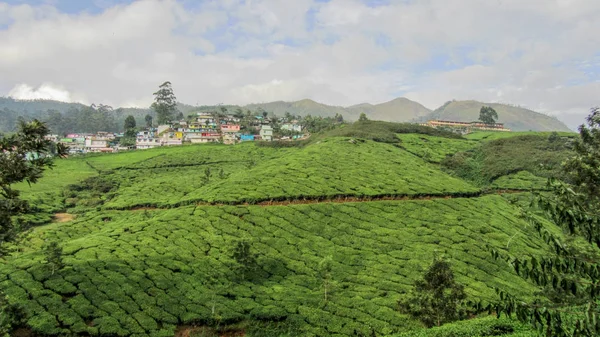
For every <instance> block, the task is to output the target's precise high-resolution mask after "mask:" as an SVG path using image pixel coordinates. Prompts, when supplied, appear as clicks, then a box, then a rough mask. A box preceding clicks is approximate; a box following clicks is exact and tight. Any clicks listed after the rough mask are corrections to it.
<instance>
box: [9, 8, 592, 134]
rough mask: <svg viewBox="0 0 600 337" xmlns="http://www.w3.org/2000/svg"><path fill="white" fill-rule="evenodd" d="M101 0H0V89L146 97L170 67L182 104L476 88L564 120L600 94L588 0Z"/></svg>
mask: <svg viewBox="0 0 600 337" xmlns="http://www.w3.org/2000/svg"><path fill="white" fill-rule="evenodd" d="M113 3H114V2H113V1H112V0H96V4H97V5H98V6H99V7H101V8H103V10H102V11H101V12H100V13H99V14H90V13H91V12H86V11H84V12H81V13H80V14H65V13H61V12H59V11H58V10H57V9H56V8H55V7H53V6H51V5H44V6H30V5H18V6H15V5H8V4H3V3H0V73H1V74H2V77H1V78H0V90H5V92H6V93H8V92H10V94H11V95H13V96H16V95H22V96H23V97H38V96H40V95H47V96H44V97H53V98H56V99H61V100H80V99H82V98H88V99H89V101H90V102H96V103H99V102H102V103H107V104H111V105H113V106H118V105H136V106H147V105H149V104H150V102H151V100H152V92H154V91H155V89H156V87H157V86H158V85H159V84H160V83H162V82H163V81H165V80H169V81H171V82H172V83H173V86H174V89H175V93H176V95H177V96H178V98H179V100H181V101H183V102H187V103H192V104H196V103H200V104H214V103H220V102H224V103H237V104H244V103H250V102H263V101H269V100H296V99H302V98H311V99H314V100H317V101H321V102H323V103H328V104H336V105H351V104H356V103H361V102H365V101H369V102H382V101H385V100H390V99H393V98H395V97H396V96H399V95H405V96H407V97H408V98H411V99H416V100H418V101H419V102H421V103H423V104H424V105H426V106H427V107H429V108H436V107H437V106H439V105H440V104H442V103H443V102H445V101H447V100H449V99H453V98H455V99H478V100H483V101H503V102H507V103H513V104H519V105H524V106H527V107H530V108H533V109H539V110H541V111H544V112H548V113H552V114H556V115H558V116H560V118H562V119H564V120H566V121H567V122H569V123H570V125H574V124H576V123H580V122H581V121H582V120H581V116H582V114H585V113H587V110H588V108H589V107H590V106H593V105H598V104H600V96H599V95H598V94H597V93H598V89H599V87H598V85H599V84H598V82H597V81H598V78H597V76H598V75H597V74H598V73H600V47H599V46H600V35H598V34H596V32H598V31H599V30H600V20H597V19H596V18H597V17H598V16H599V15H600V2H598V1H589V0H527V1H523V0H493V1H480V0H428V1H391V2H390V3H389V4H388V5H385V6H380V7H374V8H373V7H369V6H367V5H366V4H364V3H362V2H361V1H359V0H331V1H329V2H327V3H323V2H318V1H316V0H297V1H279V0H239V1H237V0H235V1H234V0H228V1H218V0H206V1H203V2H194V1H186V2H185V3H184V2H178V1H175V0H141V1H136V2H134V3H132V4H128V5H113ZM190 4H192V5H193V6H194V7H193V8H192V7H189V5H190ZM2 27H6V29H2ZM43 83H54V84H48V85H46V86H45V85H44V84H43ZM40 84H42V85H40ZM32 86H39V87H37V88H32ZM0 94H1V93H0Z"/></svg>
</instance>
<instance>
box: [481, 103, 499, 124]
mask: <svg viewBox="0 0 600 337" xmlns="http://www.w3.org/2000/svg"><path fill="white" fill-rule="evenodd" d="M479 120H480V121H482V122H483V123H485V124H495V123H496V120H498V113H497V112H496V110H494V109H493V108H492V107H489V106H482V107H481V109H480V110H479Z"/></svg>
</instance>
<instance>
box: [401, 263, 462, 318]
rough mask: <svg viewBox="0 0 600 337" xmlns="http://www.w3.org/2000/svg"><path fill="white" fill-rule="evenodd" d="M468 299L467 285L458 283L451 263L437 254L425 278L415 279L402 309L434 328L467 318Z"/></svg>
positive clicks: (402, 303)
mask: <svg viewBox="0 0 600 337" xmlns="http://www.w3.org/2000/svg"><path fill="white" fill-rule="evenodd" d="M466 298H467V295H466V294H465V290H464V286H463V285H462V284H459V283H456V280H455V279H454V273H453V272H452V269H451V268H450V263H449V262H448V261H446V260H444V259H442V258H439V257H435V258H434V260H433V263H432V264H431V266H429V268H428V269H427V270H426V271H425V274H424V275H423V279H419V280H417V281H415V284H414V289H413V290H412V292H411V294H410V296H409V297H408V298H406V299H403V300H401V301H399V302H398V305H399V308H400V310H401V311H402V312H404V313H407V314H410V315H412V316H413V317H414V318H415V319H418V320H420V321H421V322H423V324H425V325H426V326H427V327H432V326H440V325H442V324H445V323H448V322H452V321H456V320H460V319H463V318H464V317H466V316H465V315H466V311H465V308H464V301H465V299H466Z"/></svg>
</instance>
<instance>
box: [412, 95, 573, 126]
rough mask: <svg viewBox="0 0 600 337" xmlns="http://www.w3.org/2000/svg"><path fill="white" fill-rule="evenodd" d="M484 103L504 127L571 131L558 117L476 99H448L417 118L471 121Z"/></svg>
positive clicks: (422, 119) (476, 117) (477, 117)
mask: <svg viewBox="0 0 600 337" xmlns="http://www.w3.org/2000/svg"><path fill="white" fill-rule="evenodd" d="M484 105H486V106H491V107H492V108H494V110H496V112H498V122H499V123H504V125H505V127H507V128H509V129H512V130H513V131H571V130H570V129H569V128H568V127H567V126H566V125H565V124H564V123H563V122H561V121H559V120H558V119H556V118H554V117H550V116H546V115H544V114H541V113H539V112H535V111H533V110H529V109H525V108H521V107H517V106H512V105H506V104H500V103H482V102H478V101H449V102H446V103H445V104H444V105H442V106H441V107H439V108H437V109H435V110H434V111H433V112H431V113H430V114H428V115H426V116H425V117H424V118H421V119H419V120H420V121H425V120H428V119H440V120H449V121H457V122H472V121H476V120H478V119H479V110H480V109H481V107H482V106H484Z"/></svg>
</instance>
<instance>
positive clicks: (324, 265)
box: [318, 255, 333, 304]
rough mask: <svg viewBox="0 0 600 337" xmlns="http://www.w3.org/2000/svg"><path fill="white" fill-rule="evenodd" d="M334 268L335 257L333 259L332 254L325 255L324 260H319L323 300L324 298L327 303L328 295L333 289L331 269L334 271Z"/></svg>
mask: <svg viewBox="0 0 600 337" xmlns="http://www.w3.org/2000/svg"><path fill="white" fill-rule="evenodd" d="M332 269H333V259H332V257H331V255H328V256H326V257H324V258H323V260H321V262H319V268H318V272H319V277H320V279H321V287H322V288H323V300H324V302H325V304H327V301H328V299H329V297H328V296H329V294H330V290H331V285H332V281H331V279H332V275H331V271H332Z"/></svg>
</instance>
